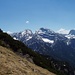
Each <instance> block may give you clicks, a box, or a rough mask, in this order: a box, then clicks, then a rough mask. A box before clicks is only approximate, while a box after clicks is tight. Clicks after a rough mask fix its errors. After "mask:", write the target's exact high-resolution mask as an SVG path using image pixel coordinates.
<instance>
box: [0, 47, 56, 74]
mask: <svg viewBox="0 0 75 75" xmlns="http://www.w3.org/2000/svg"><path fill="white" fill-rule="evenodd" d="M0 75H55V74H53V73H51V72H49V71H47V70H46V69H43V68H41V67H38V66H36V65H34V64H32V63H30V62H28V61H27V60H26V59H24V58H22V57H20V56H18V55H16V54H15V53H14V52H12V51H11V50H9V49H7V48H4V47H2V46H0Z"/></svg>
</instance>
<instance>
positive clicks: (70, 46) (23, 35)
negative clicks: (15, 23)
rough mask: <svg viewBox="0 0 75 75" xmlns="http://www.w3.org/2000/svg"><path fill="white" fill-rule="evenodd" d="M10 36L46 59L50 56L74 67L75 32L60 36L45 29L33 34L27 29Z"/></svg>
mask: <svg viewBox="0 0 75 75" xmlns="http://www.w3.org/2000/svg"><path fill="white" fill-rule="evenodd" d="M11 36H12V37H13V38H14V39H15V40H20V41H22V42H23V43H24V44H25V45H26V46H28V47H29V48H31V49H32V50H34V51H36V52H38V53H39V54H42V55H45V56H48V57H47V58H48V59H49V57H50V56H51V57H53V58H54V59H57V60H62V61H66V62H68V63H69V64H70V65H71V66H74V67H75V63H74V62H75V30H71V31H70V32H69V34H60V33H57V32H54V31H53V30H50V29H47V28H40V29H39V30H38V31H35V33H33V32H32V31H31V30H29V29H27V30H24V31H22V32H18V33H13V34H11Z"/></svg>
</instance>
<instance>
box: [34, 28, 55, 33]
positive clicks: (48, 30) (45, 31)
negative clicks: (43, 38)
mask: <svg viewBox="0 0 75 75" xmlns="http://www.w3.org/2000/svg"><path fill="white" fill-rule="evenodd" d="M35 33H36V34H52V33H55V32H54V31H52V30H50V29H47V28H40V29H39V30H38V31H36V32H35Z"/></svg>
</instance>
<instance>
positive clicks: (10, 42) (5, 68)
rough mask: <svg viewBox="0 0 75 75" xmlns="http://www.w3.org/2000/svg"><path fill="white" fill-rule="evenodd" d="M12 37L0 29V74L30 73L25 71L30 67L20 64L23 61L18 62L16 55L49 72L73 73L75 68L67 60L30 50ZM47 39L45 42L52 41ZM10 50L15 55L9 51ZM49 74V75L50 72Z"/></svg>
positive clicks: (58, 74)
mask: <svg viewBox="0 0 75 75" xmlns="http://www.w3.org/2000/svg"><path fill="white" fill-rule="evenodd" d="M48 31H49V30H48ZM26 32H27V30H26ZM24 33H25V32H24ZM28 33H30V32H29V30H28ZM36 33H37V32H36ZM52 33H54V32H52ZM26 34H27V33H26ZM26 34H25V35H26ZM33 35H34V34H33ZM14 39H15V40H14ZM14 39H13V38H12V37H11V36H10V35H8V34H7V33H4V32H3V31H2V30H1V29H0V57H1V58H0V60H1V61H0V63H1V64H0V66H1V67H0V74H2V75H8V74H11V75H13V74H14V73H17V74H19V73H21V74H20V75H30V73H27V72H28V69H30V67H27V68H28V69H27V70H26V69H25V68H24V66H23V65H24V64H23V65H22V63H25V62H24V61H21V62H22V63H20V61H17V60H18V58H17V57H18V56H19V57H20V58H24V59H25V60H27V61H28V62H30V63H32V64H36V65H38V66H40V67H42V68H45V69H47V70H49V71H50V72H53V73H55V74H56V75H61V74H62V75H75V73H74V71H75V69H74V68H73V67H72V66H70V65H69V64H68V63H67V62H65V61H60V60H56V59H55V58H53V57H52V56H50V55H47V54H42V53H40V52H38V51H35V50H32V49H30V48H28V47H27V46H26V45H25V44H24V43H22V42H21V41H19V40H18V39H16V38H14ZM38 40H39V39H38ZM48 41H49V40H48ZM48 41H47V42H46V43H51V44H53V43H54V42H53V41H49V42H48ZM41 42H42V41H41ZM42 44H43V43H42ZM36 46H37V45H36ZM40 46H41V44H40ZM44 46H45V45H44ZM4 47H5V48H6V49H5V48H4ZM38 47H39V46H38ZM42 48H43V47H42ZM12 51H13V52H14V53H15V54H16V55H15V54H13V53H11V52H12ZM9 63H10V64H9ZM13 63H16V64H13ZM12 64H13V66H15V65H16V67H13V66H12ZM26 65H29V64H26ZM16 68H17V70H15V71H14V69H16ZM35 68H36V67H35ZM22 70H23V72H22ZM31 70H33V71H34V68H32V69H31ZM31 70H30V72H31ZM40 70H41V69H40ZM18 71H20V72H18ZM23 73H24V74H23ZM40 73H41V75H43V73H42V71H40ZM46 73H47V72H46ZM32 74H33V75H35V74H34V73H33V72H32ZM36 74H37V73H36ZM14 75H15V74H14ZM38 75H40V74H38ZM46 75H47V74H46ZM49 75H51V73H50V74H49Z"/></svg>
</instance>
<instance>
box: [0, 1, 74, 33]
mask: <svg viewBox="0 0 75 75" xmlns="http://www.w3.org/2000/svg"><path fill="white" fill-rule="evenodd" d="M41 27H44V28H49V29H52V30H54V31H57V30H59V29H60V28H64V29H67V30H70V29H74V28H75V0H0V28H1V29H3V30H4V31H11V32H18V31H23V30H25V29H31V30H33V31H35V30H37V29H39V28H41Z"/></svg>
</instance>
